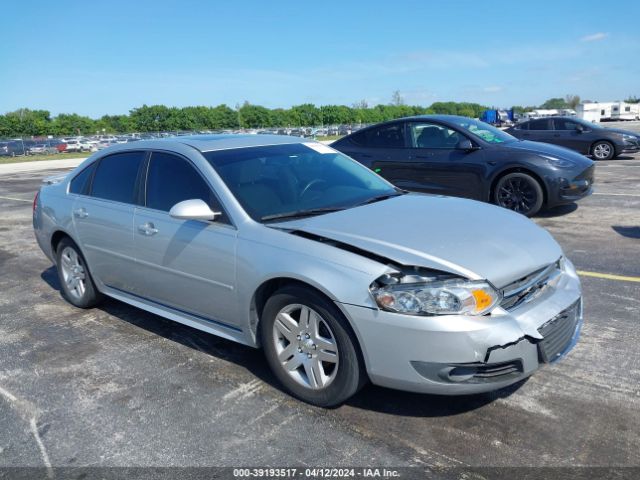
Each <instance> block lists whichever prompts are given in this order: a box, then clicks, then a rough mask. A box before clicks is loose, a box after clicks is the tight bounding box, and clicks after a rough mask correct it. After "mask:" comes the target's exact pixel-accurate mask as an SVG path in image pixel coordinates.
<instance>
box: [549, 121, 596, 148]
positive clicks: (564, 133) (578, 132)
mask: <svg viewBox="0 0 640 480" xmlns="http://www.w3.org/2000/svg"><path fill="white" fill-rule="evenodd" d="M553 136H554V138H555V139H556V141H554V143H556V144H557V145H561V146H563V147H567V148H570V149H572V150H576V151H578V152H583V153H588V152H589V147H590V145H591V142H590V141H589V139H588V135H586V134H585V132H584V127H582V125H580V124H578V123H577V122H574V121H572V120H569V119H567V118H554V119H553Z"/></svg>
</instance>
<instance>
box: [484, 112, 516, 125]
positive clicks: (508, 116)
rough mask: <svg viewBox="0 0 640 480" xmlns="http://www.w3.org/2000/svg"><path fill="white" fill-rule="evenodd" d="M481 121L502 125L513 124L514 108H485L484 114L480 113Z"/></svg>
mask: <svg viewBox="0 0 640 480" xmlns="http://www.w3.org/2000/svg"><path fill="white" fill-rule="evenodd" d="M480 121H482V122H485V123H488V124H490V125H495V126H497V127H502V126H505V125H511V124H513V123H514V122H515V117H514V115H513V109H512V108H511V109H509V110H485V111H484V112H482V115H480Z"/></svg>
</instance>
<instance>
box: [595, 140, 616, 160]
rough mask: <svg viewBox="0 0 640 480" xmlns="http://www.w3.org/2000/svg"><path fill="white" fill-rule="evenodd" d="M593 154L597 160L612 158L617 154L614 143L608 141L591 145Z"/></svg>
mask: <svg viewBox="0 0 640 480" xmlns="http://www.w3.org/2000/svg"><path fill="white" fill-rule="evenodd" d="M591 155H593V158H595V159H596V160H611V159H612V158H613V157H615V155H616V150H615V148H614V147H613V145H612V144H611V143H609V142H606V141H604V140H603V141H601V142H596V143H594V144H593V146H592V147H591Z"/></svg>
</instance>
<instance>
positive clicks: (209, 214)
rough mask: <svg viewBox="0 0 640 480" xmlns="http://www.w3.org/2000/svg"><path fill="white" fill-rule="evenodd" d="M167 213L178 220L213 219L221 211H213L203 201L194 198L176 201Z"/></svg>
mask: <svg viewBox="0 0 640 480" xmlns="http://www.w3.org/2000/svg"><path fill="white" fill-rule="evenodd" d="M169 215H171V217H172V218H177V219H179V220H215V218H216V217H217V216H218V215H221V212H214V211H213V210H211V209H210V208H209V205H207V204H206V203H205V202H203V201H202V200H200V199H199V198H194V199H192V200H184V201H182V202H179V203H176V204H175V205H174V206H173V207H171V210H169Z"/></svg>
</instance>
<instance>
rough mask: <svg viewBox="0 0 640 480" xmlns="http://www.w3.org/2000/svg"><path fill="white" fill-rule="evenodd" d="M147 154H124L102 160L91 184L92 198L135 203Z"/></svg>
mask: <svg viewBox="0 0 640 480" xmlns="http://www.w3.org/2000/svg"><path fill="white" fill-rule="evenodd" d="M144 156H145V152H124V153H116V154H113V155H109V156H107V157H104V158H103V159H102V160H100V163H99V164H98V166H97V167H96V173H95V175H94V176H93V182H91V196H92V197H97V198H104V199H106V200H113V201H115V202H123V203H134V198H133V196H134V190H135V185H136V179H137V177H138V170H139V168H140V164H141V163H142V161H143V160H144Z"/></svg>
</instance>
